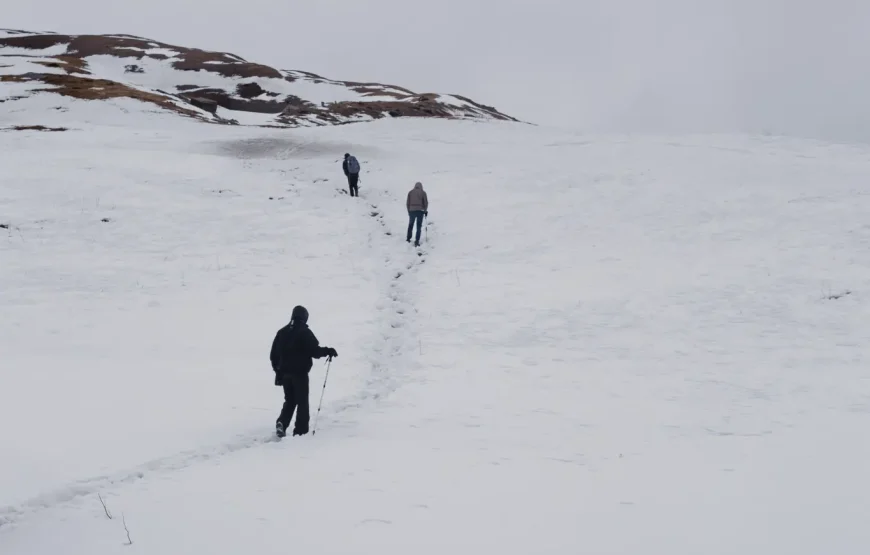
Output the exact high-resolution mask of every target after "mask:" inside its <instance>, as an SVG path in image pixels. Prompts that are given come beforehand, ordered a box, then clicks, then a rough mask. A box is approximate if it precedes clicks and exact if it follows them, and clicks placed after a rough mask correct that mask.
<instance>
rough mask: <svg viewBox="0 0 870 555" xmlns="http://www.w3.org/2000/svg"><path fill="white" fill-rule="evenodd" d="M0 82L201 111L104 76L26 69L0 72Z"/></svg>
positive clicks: (190, 113) (87, 97)
mask: <svg viewBox="0 0 870 555" xmlns="http://www.w3.org/2000/svg"><path fill="white" fill-rule="evenodd" d="M0 82H17V83H27V82H39V83H44V84H46V85H50V86H51V87H52V88H50V89H37V90H36V92H39V91H48V92H53V93H55V94H59V95H62V96H69V97H71V98H79V99H82V100H107V99H110V98H132V99H135V100H141V101H142V102H150V103H151V104H156V105H157V106H159V107H161V108H164V109H166V110H170V111H173V112H177V113H179V114H182V115H185V116H190V117H199V116H200V114H198V113H197V112H195V111H193V110H188V109H187V108H184V107H182V106H179V105H178V104H176V103H175V102H173V101H172V100H170V97H168V96H163V95H160V94H156V93H151V92H146V91H140V90H138V89H134V88H132V87H129V86H127V85H124V84H121V83H118V82H115V81H108V80H106V79H92V78H88V77H80V76H78V75H57V74H50V73H26V74H24V75H3V76H0Z"/></svg>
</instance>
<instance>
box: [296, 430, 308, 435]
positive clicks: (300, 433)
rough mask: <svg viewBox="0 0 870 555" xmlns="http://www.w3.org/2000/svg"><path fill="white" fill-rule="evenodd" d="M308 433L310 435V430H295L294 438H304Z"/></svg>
mask: <svg viewBox="0 0 870 555" xmlns="http://www.w3.org/2000/svg"><path fill="white" fill-rule="evenodd" d="M307 433H308V430H305V431H302V430H293V435H294V436H304V435H305V434H307Z"/></svg>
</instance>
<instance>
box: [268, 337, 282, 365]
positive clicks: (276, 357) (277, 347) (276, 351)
mask: <svg viewBox="0 0 870 555" xmlns="http://www.w3.org/2000/svg"><path fill="white" fill-rule="evenodd" d="M280 337H281V332H280V331H279V332H278V333H276V334H275V339H274V340H273V341H272V351H271V352H270V353H269V360H270V361H271V362H272V370H274V371H276V372H277V371H278V365H279V364H281V341H280V340H279V338H280Z"/></svg>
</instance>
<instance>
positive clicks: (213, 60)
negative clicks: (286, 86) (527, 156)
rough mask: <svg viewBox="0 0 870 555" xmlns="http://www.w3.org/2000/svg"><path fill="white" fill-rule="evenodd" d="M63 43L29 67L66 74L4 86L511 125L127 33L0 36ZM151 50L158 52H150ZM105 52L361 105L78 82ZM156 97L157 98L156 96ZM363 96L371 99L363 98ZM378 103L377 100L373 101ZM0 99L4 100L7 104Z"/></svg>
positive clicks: (474, 108) (300, 116)
mask: <svg viewBox="0 0 870 555" xmlns="http://www.w3.org/2000/svg"><path fill="white" fill-rule="evenodd" d="M60 45H66V47H67V48H66V52H65V53H64V54H63V55H59V56H54V57H49V59H46V57H45V56H39V57H40V58H41V59H40V60H39V61H37V62H36V63H38V64H41V65H43V66H46V67H51V68H53V69H61V70H63V71H64V72H65V73H66V75H52V74H43V73H31V74H26V75H12V76H5V77H2V76H0V80H7V81H10V80H11V81H41V82H43V83H45V84H47V85H50V86H51V87H53V88H50V89H41V90H48V91H51V92H56V93H58V94H62V95H66V96H71V97H74V98H81V99H94V100H97V99H107V98H119V97H127V98H135V99H138V100H142V101H145V102H151V103H153V104H156V105H158V106H160V107H162V108H165V109H168V110H172V111H174V112H177V113H180V114H184V115H187V116H194V117H196V116H198V113H197V112H195V111H194V110H193V109H185V108H184V107H183V106H179V105H178V104H176V103H175V102H174V101H173V100H175V99H177V100H180V101H183V102H187V103H188V104H190V105H191V106H192V107H194V108H201V109H203V110H207V111H208V112H211V113H213V114H216V113H217V109H218V107H222V108H224V109H226V110H230V111H239V112H256V113H263V114H275V115H277V116H278V117H277V122H278V123H279V124H281V125H285V126H287V125H290V126H292V125H296V124H299V123H302V122H303V121H304V122H307V123H319V124H322V125H329V124H339V123H346V122H347V121H348V120H355V119H359V117H360V116H364V117H369V118H374V119H380V118H384V117H423V118H432V117H435V118H446V119H457V118H465V117H471V118H479V117H487V118H491V119H498V120H508V121H517V120H515V119H514V118H511V117H509V116H506V115H504V114H502V113H500V112H499V111H498V110H496V109H495V108H493V107H491V106H486V105H484V104H479V103H476V102H473V101H472V100H469V99H467V98H465V97H460V96H456V98H459V99H461V100H463V101H465V102H466V103H467V106H450V105H446V104H444V103H441V102H439V101H438V97H439V95H437V94H417V93H414V92H413V91H411V90H408V89H405V88H402V87H397V86H392V85H383V84H380V83H364V82H354V81H335V80H331V79H326V78H324V77H321V76H319V75H317V74H314V73H311V72H307V71H287V72H281V71H278V70H277V69H275V68H272V67H269V66H266V65H262V64H256V63H251V62H248V61H246V60H244V59H242V58H240V57H238V56H236V55H233V54H228V53H225V52H209V51H205V50H199V49H195V48H182V47H178V46H173V45H170V44H165V43H162V42H157V41H153V40H149V39H146V38H141V37H134V36H130V35H59V34H27V35H25V34H22V35H13V36H7V37H4V38H0V48H2V47H4V46H8V47H16V48H24V49H32V50H37V51H38V50H44V49H47V48H51V47H54V46H60ZM157 49H159V51H157ZM97 55H109V56H114V57H118V58H134V59H136V60H142V59H143V58H149V59H152V60H163V61H165V62H166V63H167V64H170V65H171V66H172V67H173V68H174V69H177V70H181V71H189V72H191V79H190V82H191V83H196V75H197V73H198V72H209V73H213V74H219V75H222V76H224V77H231V78H242V79H254V78H274V79H284V80H286V81H289V82H294V81H296V80H298V79H306V80H308V81H310V82H311V83H314V84H317V83H323V84H327V83H328V84H333V85H337V86H343V87H346V88H348V89H349V90H352V91H354V92H356V93H357V94H359V95H361V96H362V99H361V100H358V101H350V102H333V103H329V104H325V103H324V104H320V105H316V104H314V103H312V102H309V101H306V100H303V99H301V98H298V97H296V96H292V95H291V96H284V95H282V94H279V93H277V92H273V91H267V90H264V89H263V88H261V87H260V85H259V84H256V83H254V82H253V81H251V82H247V83H241V84H239V85H238V87H237V88H236V89H235V90H223V89H219V88H213V87H207V86H200V85H195V84H190V85H181V86H178V87H177V88H175V89H174V90H173V91H172V93H163V91H155V92H153V93H151V92H145V91H140V90H137V89H135V88H132V87H130V86H127V85H124V84H121V83H117V82H114V81H108V80H102V79H86V78H84V77H83V76H84V75H90V73H89V71H88V67H87V62H86V61H85V60H86V58H88V57H89V56H97ZM144 71H145V70H144V69H143V68H142V66H140V65H138V64H129V65H127V66H126V72H127V73H144ZM158 93H160V94H158ZM369 98H371V99H372V100H368V99H369ZM376 98H381V99H385V100H381V99H378V100H374V99H376ZM7 100H8V99H7Z"/></svg>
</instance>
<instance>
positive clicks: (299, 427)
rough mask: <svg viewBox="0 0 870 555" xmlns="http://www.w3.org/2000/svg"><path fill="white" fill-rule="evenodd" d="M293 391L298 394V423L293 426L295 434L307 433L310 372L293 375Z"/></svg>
mask: <svg viewBox="0 0 870 555" xmlns="http://www.w3.org/2000/svg"><path fill="white" fill-rule="evenodd" d="M293 391H294V393H295V394H296V406H297V408H296V425H295V426H294V427H293V435H294V436H299V435H305V434H307V433H308V420H309V418H310V415H309V409H308V374H301V375H298V376H295V375H294V376H293Z"/></svg>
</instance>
